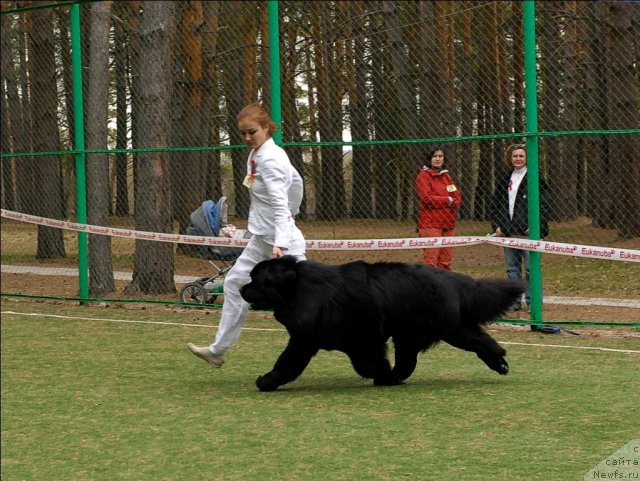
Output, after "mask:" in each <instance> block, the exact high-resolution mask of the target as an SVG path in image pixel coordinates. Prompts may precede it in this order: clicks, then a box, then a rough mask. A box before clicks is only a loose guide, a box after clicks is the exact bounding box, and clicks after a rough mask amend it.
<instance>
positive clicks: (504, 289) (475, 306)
mask: <svg viewBox="0 0 640 481" xmlns="http://www.w3.org/2000/svg"><path fill="white" fill-rule="evenodd" d="M525 289H526V283H525V282H524V281H520V280H516V279H479V280H477V281H476V283H475V288H474V289H473V292H472V293H471V295H472V296H473V299H472V300H471V302H470V303H469V304H467V306H466V307H467V308H468V312H467V313H466V315H465V316H464V317H465V318H466V319H468V320H473V322H475V323H476V324H485V323H487V322H489V321H492V320H493V319H495V318H496V317H498V316H500V315H501V314H504V313H505V312H506V311H507V309H508V308H509V307H510V306H512V305H513V304H514V303H515V302H516V301H517V300H518V299H519V298H520V296H521V295H522V293H523V292H524V291H525Z"/></svg>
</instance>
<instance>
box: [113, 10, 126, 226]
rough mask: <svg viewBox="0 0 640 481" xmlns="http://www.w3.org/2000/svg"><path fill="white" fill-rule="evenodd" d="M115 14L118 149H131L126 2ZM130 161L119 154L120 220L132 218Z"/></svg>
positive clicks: (117, 199)
mask: <svg viewBox="0 0 640 481" xmlns="http://www.w3.org/2000/svg"><path fill="white" fill-rule="evenodd" d="M113 9H114V13H115V14H116V15H117V16H118V17H119V19H118V20H116V21H114V23H113V31H114V39H113V43H114V45H115V49H114V53H113V55H114V70H115V72H114V75H115V90H116V149H118V150H122V149H126V148H127V132H128V119H127V77H128V75H129V71H128V68H127V45H128V44H129V41H128V38H127V33H126V31H125V25H124V23H123V20H122V19H124V18H127V7H126V4H124V3H119V2H116V3H115V4H114V5H113ZM128 167H129V159H128V155H127V154H126V153H117V154H115V177H116V186H115V208H114V213H115V215H116V216H118V217H124V216H128V215H129V185H128V183H127V179H128V174H129V169H128Z"/></svg>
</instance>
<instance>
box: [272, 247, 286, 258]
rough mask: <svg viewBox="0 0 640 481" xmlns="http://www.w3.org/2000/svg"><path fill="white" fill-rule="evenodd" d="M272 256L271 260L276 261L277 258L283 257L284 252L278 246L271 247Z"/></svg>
mask: <svg viewBox="0 0 640 481" xmlns="http://www.w3.org/2000/svg"><path fill="white" fill-rule="evenodd" d="M272 254H273V258H274V259H277V258H278V257H282V256H283V255H284V251H283V250H282V249H281V248H280V247H278V246H273V251H272Z"/></svg>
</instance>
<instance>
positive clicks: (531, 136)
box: [523, 0, 542, 324]
mask: <svg viewBox="0 0 640 481" xmlns="http://www.w3.org/2000/svg"><path fill="white" fill-rule="evenodd" d="M523 14H524V15H523V22H524V79H525V113H526V131H527V173H528V175H527V178H528V182H527V186H528V194H529V202H528V209H529V239H533V240H539V239H540V185H539V182H538V175H539V171H540V170H539V162H538V160H539V159H538V136H537V133H538V96H537V90H536V89H537V75H536V12H535V2H534V1H533V0H526V1H525V2H524V6H523ZM540 261H541V259H540V253H539V252H533V251H532V252H530V253H529V289H530V292H531V319H532V320H533V321H534V322H535V323H536V324H541V323H542V266H541V262H540Z"/></svg>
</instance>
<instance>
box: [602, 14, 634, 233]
mask: <svg viewBox="0 0 640 481" xmlns="http://www.w3.org/2000/svg"><path fill="white" fill-rule="evenodd" d="M607 7H608V10H609V16H608V20H609V23H608V33H609V35H607V39H608V42H607V55H606V57H605V58H606V59H607V63H608V66H607V67H608V68H607V72H608V75H607V95H606V98H607V100H608V101H607V109H608V113H609V122H608V125H607V127H608V128H609V129H628V128H638V126H639V125H640V114H639V110H638V67H637V63H636V62H635V61H634V59H637V53H638V52H637V50H635V48H636V47H637V42H636V44H634V28H633V14H634V12H635V9H636V8H637V7H636V6H634V5H632V4H631V3H624V2H610V3H608V4H607ZM609 145H610V149H609V155H610V158H611V159H612V163H611V165H610V169H611V170H610V175H611V178H612V179H614V180H615V182H616V184H617V185H616V194H615V197H614V199H613V202H614V204H615V206H616V209H615V213H616V215H615V225H616V227H617V228H618V231H619V233H620V236H621V237H623V238H631V237H636V236H640V215H638V213H639V212H640V161H639V159H640V142H639V141H638V135H614V136H612V138H611V140H610V141H609Z"/></svg>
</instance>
